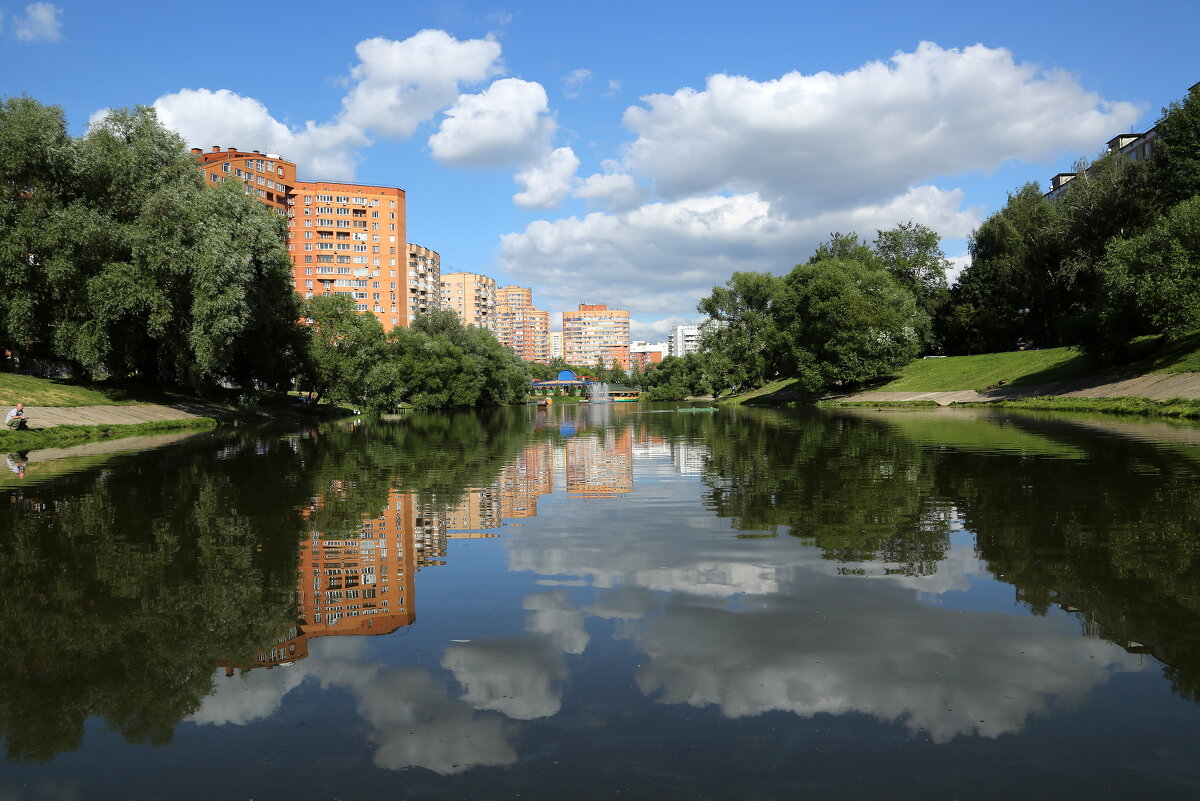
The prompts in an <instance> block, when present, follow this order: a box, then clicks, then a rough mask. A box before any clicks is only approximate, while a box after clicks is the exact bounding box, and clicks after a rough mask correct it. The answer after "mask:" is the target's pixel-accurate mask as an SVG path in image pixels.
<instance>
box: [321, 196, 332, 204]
mask: <svg viewBox="0 0 1200 801" xmlns="http://www.w3.org/2000/svg"><path fill="white" fill-rule="evenodd" d="M317 202H318V203H332V202H333V195H317Z"/></svg>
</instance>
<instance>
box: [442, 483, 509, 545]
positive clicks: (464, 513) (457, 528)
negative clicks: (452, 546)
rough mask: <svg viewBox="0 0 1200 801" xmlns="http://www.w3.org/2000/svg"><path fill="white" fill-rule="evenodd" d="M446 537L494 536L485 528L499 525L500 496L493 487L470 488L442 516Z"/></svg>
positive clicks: (483, 537) (478, 537)
mask: <svg viewBox="0 0 1200 801" xmlns="http://www.w3.org/2000/svg"><path fill="white" fill-rule="evenodd" d="M442 520H443V522H445V524H446V537H447V538H448V539H485V538H490V537H495V536H496V535H495V534H492V533H488V532H487V529H492V528H498V527H499V526H500V498H499V494H498V493H497V492H496V490H495V489H494V488H493V487H486V488H484V489H480V490H471V491H470V492H468V493H467V494H466V495H465V496H463V499H462V501H460V502H459V504H458V506H455V507H454V508H453V509H450V510H448V511H447V512H446V513H445V514H444V515H443V516H442Z"/></svg>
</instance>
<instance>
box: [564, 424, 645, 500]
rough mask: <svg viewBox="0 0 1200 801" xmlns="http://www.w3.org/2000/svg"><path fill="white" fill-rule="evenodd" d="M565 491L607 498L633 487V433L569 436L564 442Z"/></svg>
mask: <svg viewBox="0 0 1200 801" xmlns="http://www.w3.org/2000/svg"><path fill="white" fill-rule="evenodd" d="M566 452H567V492H568V494H570V495H575V496H579V497H584V498H607V497H609V496H612V495H619V494H621V493H625V492H629V491H631V490H632V489H633V433H632V432H631V431H630V430H629V429H628V428H625V429H622V430H620V431H611V432H609V435H608V439H607V441H605V442H601V441H600V439H599V438H598V437H586V436H579V437H572V438H571V439H569V440H567V443H566Z"/></svg>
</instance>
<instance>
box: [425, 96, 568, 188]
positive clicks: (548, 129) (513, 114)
mask: <svg viewBox="0 0 1200 801" xmlns="http://www.w3.org/2000/svg"><path fill="white" fill-rule="evenodd" d="M549 108H550V104H549V101H548V100H547V98H546V90H545V88H544V87H543V86H542V85H541V84H540V83H535V82H533V81H523V80H520V79H519V78H503V79H501V80H498V81H495V82H493V83H492V85H491V86H489V87H488V88H487V89H485V90H483V91H482V92H479V93H477V94H464V95H460V96H459V97H458V100H457V101H455V103H454V105H453V106H451V107H450V108H449V109H447V110H446V115H445V117H444V118H443V119H442V123H441V126H440V127H439V128H438V130H437V133H435V134H433V135H432V136H430V137H429V149H430V151H431V152H432V153H433V157H434V158H435V159H437V160H438V161H440V162H442V163H443V164H450V165H453V166H458V167H506V166H509V165H512V164H528V163H530V162H531V161H533V160H534V159H536V158H538V157H539V156H540V155H541V154H542V153H544V152H545V151H546V150H548V149H549V146H550V138H551V137H552V136H553V135H554V132H555V130H557V128H558V125H557V123H555V122H554V119H553V118H552V117H550V116H548V112H549Z"/></svg>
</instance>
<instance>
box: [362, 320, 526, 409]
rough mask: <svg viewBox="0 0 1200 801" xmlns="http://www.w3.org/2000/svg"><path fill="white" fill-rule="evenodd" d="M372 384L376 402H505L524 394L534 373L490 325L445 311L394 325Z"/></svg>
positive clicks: (431, 406)
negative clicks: (468, 322)
mask: <svg viewBox="0 0 1200 801" xmlns="http://www.w3.org/2000/svg"><path fill="white" fill-rule="evenodd" d="M369 385H370V386H371V389H372V392H371V395H372V400H371V404H372V405H373V406H375V407H376V408H389V407H390V408H395V407H396V406H398V405H399V404H400V403H408V404H411V405H413V406H416V407H417V408H420V409H441V408H467V407H473V406H502V405H505V404H511V403H518V402H520V401H521V400H522V399H524V397H525V395H526V394H527V393H528V392H529V390H530V373H529V369H528V368H527V367H526V365H525V363H524V362H522V361H521V360H520V359H518V358H517V356H516V354H514V353H513V352H512V351H511V350H509V349H508V348H506V347H504V346H503V345H501V344H500V342H499V340H497V339H496V337H495V336H493V335H492V333H491V332H490V331H488V330H486V329H483V328H477V327H475V326H464V325H463V324H462V323H461V322H459V319H458V316H457V315H455V314H454V313H453V312H449V311H442V312H434V313H433V314H429V315H422V316H420V317H418V318H417V319H416V320H415V321H414V323H413V326H412V328H410V329H404V328H397V329H393V331H392V334H391V337H390V339H389V342H388V347H387V349H386V354H385V356H384V359H383V361H382V363H381V364H379V365H377V366H376V367H375V369H374V371H373V372H372V375H371V379H370V381H369Z"/></svg>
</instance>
